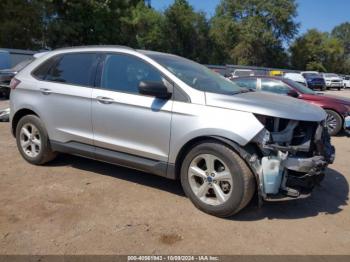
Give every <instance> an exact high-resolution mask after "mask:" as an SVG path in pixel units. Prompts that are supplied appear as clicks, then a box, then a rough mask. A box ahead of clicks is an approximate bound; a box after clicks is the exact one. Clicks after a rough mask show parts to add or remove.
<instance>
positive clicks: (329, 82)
mask: <svg viewBox="0 0 350 262" xmlns="http://www.w3.org/2000/svg"><path fill="white" fill-rule="evenodd" d="M322 76H323V78H324V80H325V81H326V87H327V89H331V88H333V87H334V88H337V89H338V90H340V89H341V88H343V86H344V84H343V79H342V78H341V77H340V76H338V75H337V74H333V73H324V74H322Z"/></svg>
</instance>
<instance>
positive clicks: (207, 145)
mask: <svg viewBox="0 0 350 262" xmlns="http://www.w3.org/2000/svg"><path fill="white" fill-rule="evenodd" d="M181 184H182V187H183V189H184V191H185V194H186V195H187V196H188V197H189V198H190V200H191V201H192V203H193V204H194V205H195V206H196V207H197V208H198V209H200V210H202V211H204V212H206V213H208V214H211V215H214V216H218V217H228V216H232V215H234V214H236V213H237V212H239V211H240V210H241V209H242V208H244V207H245V206H246V205H247V204H248V203H249V202H250V200H251V199H252V197H253V195H254V192H255V179H254V175H253V174H252V172H251V170H250V169H249V167H248V166H247V164H246V163H245V162H244V161H243V159H242V158H241V157H240V156H239V155H238V154H237V153H236V152H235V151H233V150H232V149H231V148H229V147H228V146H226V145H224V144H221V143H219V142H215V141H213V142H204V143H201V144H197V145H196V146H195V147H193V148H192V149H191V150H190V151H189V152H188V154H187V155H186V157H185V159H184V161H183V163H182V167H181Z"/></svg>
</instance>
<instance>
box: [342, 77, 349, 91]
mask: <svg viewBox="0 0 350 262" xmlns="http://www.w3.org/2000/svg"><path fill="white" fill-rule="evenodd" d="M343 85H344V88H349V87H350V76H344V77H343Z"/></svg>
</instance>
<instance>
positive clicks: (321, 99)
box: [233, 76, 350, 135]
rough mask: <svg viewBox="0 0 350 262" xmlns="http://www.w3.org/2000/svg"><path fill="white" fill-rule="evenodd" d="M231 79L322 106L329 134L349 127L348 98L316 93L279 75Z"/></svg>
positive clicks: (243, 85) (258, 88) (242, 84)
mask: <svg viewBox="0 0 350 262" xmlns="http://www.w3.org/2000/svg"><path fill="white" fill-rule="evenodd" d="M233 81H234V82H235V83H237V84H238V85H239V86H241V87H245V88H248V89H254V90H257V91H265V92H271V93H275V94H281V95H289V96H292V97H295V98H298V99H302V100H304V101H307V102H309V103H311V104H315V105H318V106H320V107H322V108H323V109H325V110H326V112H327V114H328V116H327V128H328V132H329V134H330V135H336V134H338V133H339V131H341V130H342V129H343V128H345V129H349V128H350V123H349V121H350V99H345V98H342V97H339V96H332V95H325V94H323V93H317V92H315V91H313V90H311V89H310V88H307V87H305V86H303V85H301V84H299V83H297V82H295V81H292V80H290V79H287V78H281V77H268V76H255V77H243V78H242V77H240V78H235V79H233Z"/></svg>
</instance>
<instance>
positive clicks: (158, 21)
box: [123, 1, 165, 51]
mask: <svg viewBox="0 0 350 262" xmlns="http://www.w3.org/2000/svg"><path fill="white" fill-rule="evenodd" d="M123 22H125V24H126V25H127V27H128V28H129V30H130V33H129V34H130V36H131V39H130V41H129V43H128V44H129V45H131V46H133V47H137V48H141V49H149V50H158V51H163V50H164V49H165V47H164V41H165V40H164V34H163V31H164V26H163V25H164V15H163V14H162V13H160V12H157V11H156V10H154V9H153V8H151V7H149V6H147V5H145V3H144V2H143V1H141V2H140V3H138V4H137V6H136V7H135V8H134V9H132V11H131V15H130V16H128V17H125V18H124V19H123Z"/></svg>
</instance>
